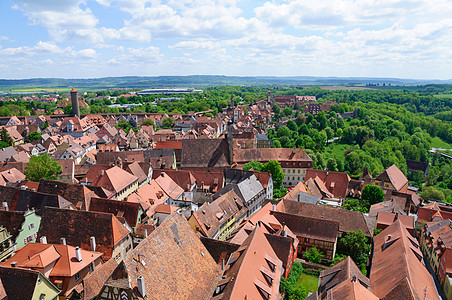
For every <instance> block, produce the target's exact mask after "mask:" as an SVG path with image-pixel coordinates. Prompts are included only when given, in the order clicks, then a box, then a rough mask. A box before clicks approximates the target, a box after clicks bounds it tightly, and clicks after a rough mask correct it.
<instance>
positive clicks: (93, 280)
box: [83, 259, 118, 300]
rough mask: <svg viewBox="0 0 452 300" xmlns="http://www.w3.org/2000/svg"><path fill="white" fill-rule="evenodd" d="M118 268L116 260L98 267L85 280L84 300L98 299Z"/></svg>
mask: <svg viewBox="0 0 452 300" xmlns="http://www.w3.org/2000/svg"><path fill="white" fill-rule="evenodd" d="M117 266H118V263H117V262H116V261H115V260H114V259H109V260H108V261H107V262H106V263H104V264H102V265H100V266H98V267H97V268H96V269H95V270H94V271H93V272H92V273H91V274H88V275H87V276H86V277H85V278H84V279H83V290H84V294H83V299H85V300H91V299H94V298H96V296H97V295H99V293H100V291H101V290H102V287H103V286H104V284H105V282H106V281H107V280H108V278H109V277H110V276H111V275H112V274H113V272H114V271H115V269H116V267H117Z"/></svg>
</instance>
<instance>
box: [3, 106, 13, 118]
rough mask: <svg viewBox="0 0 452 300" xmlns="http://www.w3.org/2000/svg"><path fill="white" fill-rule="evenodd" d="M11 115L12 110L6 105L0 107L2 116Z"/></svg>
mask: <svg viewBox="0 0 452 300" xmlns="http://www.w3.org/2000/svg"><path fill="white" fill-rule="evenodd" d="M10 115H11V111H10V110H9V109H8V107H6V106H2V107H0V116H2V117H7V116H10Z"/></svg>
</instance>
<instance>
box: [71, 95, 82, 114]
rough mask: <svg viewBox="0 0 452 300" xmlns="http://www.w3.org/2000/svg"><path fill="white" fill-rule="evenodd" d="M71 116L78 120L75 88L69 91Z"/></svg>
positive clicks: (78, 112) (78, 111)
mask: <svg viewBox="0 0 452 300" xmlns="http://www.w3.org/2000/svg"><path fill="white" fill-rule="evenodd" d="M71 102H72V115H74V117H75V116H77V117H79V118H80V108H79V107H78V92H77V90H76V89H75V88H72V90H71Z"/></svg>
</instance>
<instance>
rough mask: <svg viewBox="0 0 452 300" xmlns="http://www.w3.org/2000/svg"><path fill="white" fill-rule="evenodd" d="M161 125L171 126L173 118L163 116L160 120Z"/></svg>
mask: <svg viewBox="0 0 452 300" xmlns="http://www.w3.org/2000/svg"><path fill="white" fill-rule="evenodd" d="M162 125H163V128H167V129H168V128H172V127H173V126H174V119H173V118H171V117H168V118H164V119H163V120H162Z"/></svg>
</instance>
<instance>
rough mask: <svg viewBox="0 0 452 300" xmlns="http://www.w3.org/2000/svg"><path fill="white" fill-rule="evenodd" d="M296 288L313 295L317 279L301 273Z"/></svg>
mask: <svg viewBox="0 0 452 300" xmlns="http://www.w3.org/2000/svg"><path fill="white" fill-rule="evenodd" d="M296 286H297V287H298V286H301V287H303V289H304V290H306V291H307V292H308V293H309V292H311V293H314V292H316V291H317V289H318V287H319V277H317V276H314V275H308V274H305V273H301V276H300V278H298V281H297V285H296Z"/></svg>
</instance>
